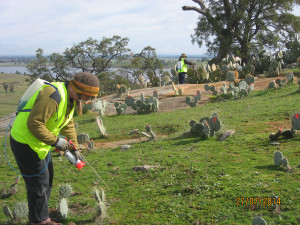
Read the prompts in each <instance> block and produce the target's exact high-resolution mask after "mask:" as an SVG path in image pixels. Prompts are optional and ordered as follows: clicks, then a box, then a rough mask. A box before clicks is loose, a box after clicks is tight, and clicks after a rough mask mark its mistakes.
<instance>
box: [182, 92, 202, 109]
mask: <svg viewBox="0 0 300 225" xmlns="http://www.w3.org/2000/svg"><path fill="white" fill-rule="evenodd" d="M199 100H201V93H200V90H197V92H196V94H195V95H194V98H193V100H192V98H191V97H190V96H186V98H185V103H186V104H188V105H189V106H191V107H195V106H196V105H197V103H198V101H199Z"/></svg>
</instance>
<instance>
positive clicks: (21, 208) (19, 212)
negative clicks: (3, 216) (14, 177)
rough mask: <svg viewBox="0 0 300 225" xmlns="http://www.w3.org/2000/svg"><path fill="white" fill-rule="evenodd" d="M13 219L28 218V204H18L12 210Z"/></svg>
mask: <svg viewBox="0 0 300 225" xmlns="http://www.w3.org/2000/svg"><path fill="white" fill-rule="evenodd" d="M13 216H14V219H22V218H23V217H26V216H28V204H27V203H26V202H18V203H17V204H16V205H15V206H14V209H13Z"/></svg>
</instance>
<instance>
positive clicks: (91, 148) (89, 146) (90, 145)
mask: <svg viewBox="0 0 300 225" xmlns="http://www.w3.org/2000/svg"><path fill="white" fill-rule="evenodd" d="M88 149H89V150H93V149H94V140H93V139H91V140H90V141H89V143H88Z"/></svg>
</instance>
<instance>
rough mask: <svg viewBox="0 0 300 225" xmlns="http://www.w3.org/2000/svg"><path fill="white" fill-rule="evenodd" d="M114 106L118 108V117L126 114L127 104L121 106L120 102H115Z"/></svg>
mask: <svg viewBox="0 0 300 225" xmlns="http://www.w3.org/2000/svg"><path fill="white" fill-rule="evenodd" d="M114 106H115V107H116V111H117V114H118V115H120V114H121V113H122V112H124V111H125V110H126V109H127V105H126V104H120V103H119V102H115V103H114Z"/></svg>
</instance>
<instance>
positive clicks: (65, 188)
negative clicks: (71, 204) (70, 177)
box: [59, 184, 73, 198]
mask: <svg viewBox="0 0 300 225" xmlns="http://www.w3.org/2000/svg"><path fill="white" fill-rule="evenodd" d="M72 193H73V189H72V186H71V185H70V184H64V185H61V186H60V188H59V194H60V196H61V197H63V198H69V197H70V196H71V195H72Z"/></svg>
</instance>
